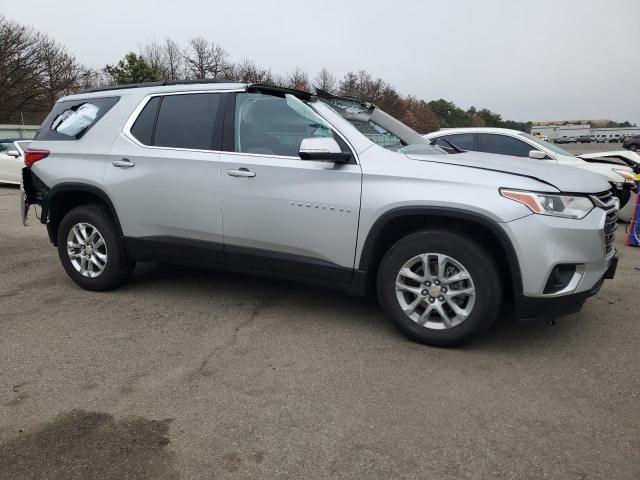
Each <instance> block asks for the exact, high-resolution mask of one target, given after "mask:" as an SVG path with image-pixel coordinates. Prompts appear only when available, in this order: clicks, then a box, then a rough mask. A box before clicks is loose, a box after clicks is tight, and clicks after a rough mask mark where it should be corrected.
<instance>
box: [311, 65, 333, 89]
mask: <svg viewBox="0 0 640 480" xmlns="http://www.w3.org/2000/svg"><path fill="white" fill-rule="evenodd" d="M313 84H314V85H315V86H316V87H318V88H319V89H321V90H324V91H325V92H330V93H333V91H334V90H335V89H336V85H337V82H336V77H335V75H333V73H331V72H330V71H329V69H328V68H327V67H322V70H320V72H318V75H316V78H314V79H313Z"/></svg>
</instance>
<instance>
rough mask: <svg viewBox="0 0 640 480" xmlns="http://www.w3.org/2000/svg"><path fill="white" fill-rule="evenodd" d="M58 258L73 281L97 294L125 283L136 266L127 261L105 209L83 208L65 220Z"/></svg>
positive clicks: (60, 234) (60, 228)
mask: <svg viewBox="0 0 640 480" xmlns="http://www.w3.org/2000/svg"><path fill="white" fill-rule="evenodd" d="M58 256H59V257H60V261H61V262H62V266H63V267H64V269H65V271H66V272H67V275H69V277H70V278H71V280H73V281H74V282H75V283H76V284H77V285H79V286H80V287H82V288H84V289H85V290H92V291H96V292H100V291H105V290H111V289H113V288H116V287H118V286H120V285H122V284H123V283H125V282H126V281H127V280H128V279H129V277H130V276H131V274H132V273H133V270H134V269H135V265H136V264H135V262H131V261H130V260H129V259H128V258H127V255H126V252H125V250H124V245H123V243H122V241H121V239H120V235H119V234H118V228H117V226H116V224H115V221H114V219H113V217H112V216H111V214H110V213H109V211H108V210H107V209H106V208H105V207H103V206H101V205H83V206H81V207H77V208H74V209H73V210H71V211H69V212H68V213H67V214H66V215H65V216H64V218H63V219H62V221H61V222H60V226H59V227H58Z"/></svg>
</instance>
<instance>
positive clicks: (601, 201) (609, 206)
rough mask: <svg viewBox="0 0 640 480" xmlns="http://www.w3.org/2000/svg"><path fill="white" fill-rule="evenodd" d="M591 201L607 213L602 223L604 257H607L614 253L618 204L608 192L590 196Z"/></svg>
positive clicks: (611, 193)
mask: <svg viewBox="0 0 640 480" xmlns="http://www.w3.org/2000/svg"><path fill="white" fill-rule="evenodd" d="M591 199H592V200H593V202H594V203H595V204H596V206H597V207H599V208H602V209H603V210H604V211H606V212H607V217H606V219H605V222H604V251H605V253H606V255H607V256H609V255H611V254H613V252H614V251H615V246H614V242H615V238H616V226H617V222H618V206H619V202H618V199H617V198H616V197H614V195H613V192H611V191H610V190H607V191H606V192H602V193H597V194H595V195H592V196H591Z"/></svg>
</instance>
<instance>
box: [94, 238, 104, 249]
mask: <svg viewBox="0 0 640 480" xmlns="http://www.w3.org/2000/svg"><path fill="white" fill-rule="evenodd" d="M103 245H104V238H102V237H99V238H98V240H96V242H95V243H94V244H93V248H99V247H101V246H103Z"/></svg>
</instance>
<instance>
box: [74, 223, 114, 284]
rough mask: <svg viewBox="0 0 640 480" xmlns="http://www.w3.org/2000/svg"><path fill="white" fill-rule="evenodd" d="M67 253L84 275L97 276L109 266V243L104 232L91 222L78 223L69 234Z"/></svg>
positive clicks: (75, 266)
mask: <svg viewBox="0 0 640 480" xmlns="http://www.w3.org/2000/svg"><path fill="white" fill-rule="evenodd" d="M67 255H68V256H69V260H70V261H71V265H73V268H74V269H75V270H76V272H78V273H80V275H82V276H83V277H87V278H96V277H98V276H100V274H102V272H104V269H105V268H106V266H107V259H108V255H107V245H106V243H105V241H104V238H103V237H102V234H101V233H100V232H99V231H98V229H97V228H96V227H94V226H93V225H91V224H90V223H85V222H81V223H76V224H75V225H74V226H73V227H72V228H71V229H70V230H69V234H68V235H67Z"/></svg>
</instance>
